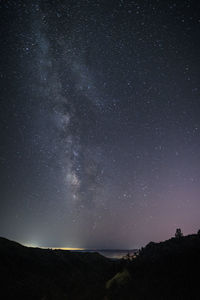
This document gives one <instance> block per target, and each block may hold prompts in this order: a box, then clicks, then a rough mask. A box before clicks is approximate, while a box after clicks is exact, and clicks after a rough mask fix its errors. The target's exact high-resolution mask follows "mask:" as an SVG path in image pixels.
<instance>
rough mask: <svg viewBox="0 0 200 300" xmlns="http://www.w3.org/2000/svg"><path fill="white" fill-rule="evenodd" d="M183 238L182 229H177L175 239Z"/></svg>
mask: <svg viewBox="0 0 200 300" xmlns="http://www.w3.org/2000/svg"><path fill="white" fill-rule="evenodd" d="M182 236H183V233H182V232H181V229H180V228H177V229H176V233H175V238H178V239H179V238H181V237H182Z"/></svg>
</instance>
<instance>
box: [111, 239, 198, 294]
mask: <svg viewBox="0 0 200 300" xmlns="http://www.w3.org/2000/svg"><path fill="white" fill-rule="evenodd" d="M199 269H200V235H188V236H185V237H180V238H171V239H170V240H167V241H165V242H160V243H154V242H150V243H149V244H148V245H147V246H146V247H145V248H142V249H141V250H140V252H139V255H138V257H137V258H136V259H134V260H133V261H131V262H129V263H127V265H126V268H125V269H124V270H123V271H122V272H119V273H118V274H117V275H115V276H114V277H113V278H112V279H111V280H109V281H108V282H107V290H108V297H107V299H110V300H111V299H134V300H143V299H154V300H155V299H159V300H160V299H163V300H165V299H167V300H168V299H169V300H171V299H180V300H182V299H187V300H189V299H193V300H194V299H200V290H199V275H198V273H199Z"/></svg>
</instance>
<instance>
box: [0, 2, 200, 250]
mask: <svg viewBox="0 0 200 300" xmlns="http://www.w3.org/2000/svg"><path fill="white" fill-rule="evenodd" d="M0 11H1V12H0V13H1V18H0V19H1V28H2V30H1V41H2V42H1V68H0V79H1V99H2V100H1V106H0V107H1V110H0V114H1V129H0V134H1V145H0V163H1V165H2V167H1V173H0V179H1V180H0V182H1V200H0V215H1V218H0V223H1V226H0V228H1V229H0V235H2V236H6V237H8V238H11V239H14V240H18V241H20V242H23V243H32V244H36V245H39V246H52V247H61V246H62V247H81V248H129V247H130V248H136V247H140V246H142V245H144V244H145V243H147V242H149V241H150V240H153V241H159V240H163V239H166V238H168V237H171V236H172V235H173V234H174V232H175V229H176V228H177V227H180V228H182V230H183V232H184V233H185V234H187V233H191V232H195V231H197V229H199V226H200V224H199V219H200V200H199V196H200V188H199V186H200V184H199V183H200V154H199V153H200V117H199V115H200V104H199V100H200V94H199V87H200V74H199V73H200V71H199V70H200V69H199V68H200V57H199V52H200V49H199V48H200V42H199V32H200V6H199V4H198V3H197V2H196V1H193V0H182V1H178V0H176V1H174V0H173V1H172V0H169V1H162V0H152V1H147V0H142V1H139V0H138V1H136V0H134V1H128V0H127V1H125V0H120V1H118V0H117V1H116V0H115V1H104V0H102V1H98V0H96V1H91V0H86V1H79V0H78V1H60V0H59V1H53V0H51V1H50V0H49V1H47V0H45V1H4V0H2V1H0Z"/></svg>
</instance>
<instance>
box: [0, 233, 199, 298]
mask: <svg viewBox="0 0 200 300" xmlns="http://www.w3.org/2000/svg"><path fill="white" fill-rule="evenodd" d="M0 270H1V275H2V277H3V280H1V295H3V294H4V295H5V296H4V298H3V299H8V300H9V299H35V300H37V299H40V300H51V299H52V300H56V299H59V300H62V299H63V300H65V299H66V300H67V299H68V300H71V299H73V300H76V299H77V300H79V299H85V300H93V299H94V300H98V299H101V300H103V299H104V300H105V299H107V300H114V299H127V300H128V299H133V300H137V299H139V300H140V299H159V300H162V299H169V300H171V299H178V300H182V299H188V300H189V299H192V300H195V299H200V287H199V272H200V236H199V235H189V236H186V237H180V238H172V239H170V240H168V241H165V242H162V243H153V242H151V243H149V244H148V245H147V246H146V247H145V248H143V249H141V250H140V253H139V255H138V256H137V258H135V259H133V260H131V259H128V260H116V261H113V260H110V259H108V258H105V257H103V256H101V255H100V254H98V253H72V252H70V251H64V250H51V249H40V248H28V247H24V246H22V245H20V244H18V243H15V242H11V241H9V240H7V239H4V238H0Z"/></svg>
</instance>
